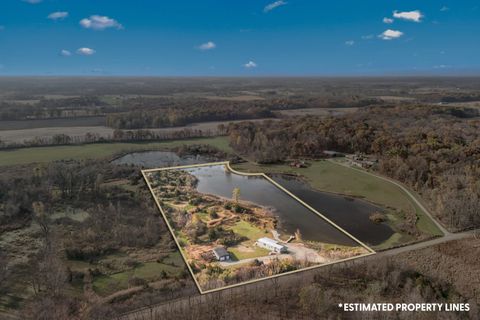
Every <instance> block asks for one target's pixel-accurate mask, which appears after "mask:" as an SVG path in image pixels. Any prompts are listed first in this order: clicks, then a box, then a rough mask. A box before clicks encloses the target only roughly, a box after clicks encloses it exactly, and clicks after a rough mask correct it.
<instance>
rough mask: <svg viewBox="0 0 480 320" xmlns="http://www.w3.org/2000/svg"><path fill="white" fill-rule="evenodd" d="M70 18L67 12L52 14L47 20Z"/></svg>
mask: <svg viewBox="0 0 480 320" xmlns="http://www.w3.org/2000/svg"><path fill="white" fill-rule="evenodd" d="M66 17H68V12H66V11H57V12H52V13H50V14H49V15H48V16H47V18H48V19H51V20H62V19H65V18H66Z"/></svg>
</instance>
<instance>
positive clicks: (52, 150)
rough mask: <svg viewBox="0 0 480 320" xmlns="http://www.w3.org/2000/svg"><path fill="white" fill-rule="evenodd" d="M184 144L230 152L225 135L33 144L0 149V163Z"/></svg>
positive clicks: (104, 154) (98, 155)
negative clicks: (152, 140) (212, 147)
mask: <svg viewBox="0 0 480 320" xmlns="http://www.w3.org/2000/svg"><path fill="white" fill-rule="evenodd" d="M184 144H209V145H212V146H214V147H217V148H218V149H220V150H223V151H226V152H231V148H230V146H229V145H228V139H227V138H226V137H213V138H198V139H188V140H175V141H164V142H139V143H94V144H86V145H76V146H52V147H35V148H22V149H15V150H6V151H0V166H8V165H18V164H28V163H36V162H50V161H56V160H64V159H76V160H82V159H101V158H108V157H112V156H113V155H115V154H118V153H121V152H129V151H138V150H147V149H148V150H155V149H164V148H172V147H177V146H181V145H184Z"/></svg>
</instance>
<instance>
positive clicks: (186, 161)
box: [112, 151, 211, 168]
mask: <svg viewBox="0 0 480 320" xmlns="http://www.w3.org/2000/svg"><path fill="white" fill-rule="evenodd" d="M206 162H211V159H209V158H208V157H205V156H201V155H186V156H179V155H177V154H176V153H175V152H172V151H144V152H133V153H129V154H126V155H124V156H122V157H119V158H117V159H115V160H113V161H112V163H113V164H119V165H123V164H126V165H137V166H142V167H144V168H161V167H174V166H184V165H190V164H199V163H206Z"/></svg>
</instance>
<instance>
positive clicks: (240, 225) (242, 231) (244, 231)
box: [231, 220, 265, 241]
mask: <svg viewBox="0 0 480 320" xmlns="http://www.w3.org/2000/svg"><path fill="white" fill-rule="evenodd" d="M231 229H232V230H233V232H235V233H236V234H238V235H240V236H243V237H246V238H248V239H253V240H255V241H256V240H257V239H259V238H261V237H265V231H264V230H261V229H259V228H257V227H255V226H253V225H252V224H250V223H248V222H246V221H243V220H241V221H239V222H237V223H236V224H235V225H234V226H232V227H231Z"/></svg>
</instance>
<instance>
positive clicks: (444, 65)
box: [433, 64, 452, 69]
mask: <svg viewBox="0 0 480 320" xmlns="http://www.w3.org/2000/svg"><path fill="white" fill-rule="evenodd" d="M451 67H452V66H450V65H448V64H439V65H436V66H433V68H434V69H449V68H451Z"/></svg>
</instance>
